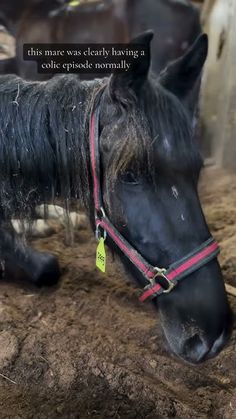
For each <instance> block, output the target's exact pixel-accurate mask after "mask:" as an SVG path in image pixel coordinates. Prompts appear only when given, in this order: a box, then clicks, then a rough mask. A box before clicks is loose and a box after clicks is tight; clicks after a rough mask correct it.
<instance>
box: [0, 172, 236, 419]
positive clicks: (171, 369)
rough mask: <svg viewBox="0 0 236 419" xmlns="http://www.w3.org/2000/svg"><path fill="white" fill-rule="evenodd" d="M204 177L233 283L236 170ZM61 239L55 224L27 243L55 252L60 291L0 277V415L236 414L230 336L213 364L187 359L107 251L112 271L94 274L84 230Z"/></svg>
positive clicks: (90, 241) (205, 196)
mask: <svg viewBox="0 0 236 419" xmlns="http://www.w3.org/2000/svg"><path fill="white" fill-rule="evenodd" d="M203 180H204V183H203V185H202V187H201V194H202V200H203V202H204V207H205V211H206V214H207V218H208V222H209V224H210V226H211V230H212V233H213V234H214V235H215V236H216V238H217V239H218V240H219V241H220V243H221V245H222V254H221V262H222V266H223V269H224V272H225V279H226V281H228V282H230V283H231V284H233V285H235V286H236V225H235V220H236V182H235V176H232V175H228V174H225V173H223V172H222V171H219V170H216V169H212V168H211V169H207V172H205V173H204V174H203ZM206 181H207V184H206ZM64 239H65V232H64V231H62V230H59V231H58V232H57V233H56V234H54V235H53V236H51V237H50V238H47V239H40V240H36V241H34V242H33V246H35V247H36V248H38V249H42V250H48V251H50V252H52V253H54V254H55V255H57V256H58V258H59V260H60V264H61V267H62V270H63V276H62V278H61V282H60V284H59V286H58V287H55V288H53V289H46V288H44V289H42V290H37V289H35V288H32V287H29V286H27V285H26V284H15V283H9V282H6V281H4V280H1V283H0V374H1V375H0V418H4V419H6V418H14V419H15V418H24V419H30V418H34V419H37V418H40V419H41V418H43V419H44V418H48V419H49V418H50V419H57V418H65V419H67V418H68V419H69V418H73V419H74V418H82V419H86V418H90V417H93V418H101V419H106V418H117V419H118V418H122V419H123V418H127V419H128V418H129V419H131V418H132V419H136V418H137V419H141V418H149V419H155V418H165V417H166V418H171V417H175V418H184V419H188V418H189V419H190V418H224V419H229V418H235V417H236V373H235V369H236V347H235V346H236V334H235V333H234V334H233V337H232V339H231V342H230V344H229V346H228V347H227V348H226V349H225V350H224V351H223V352H222V353H221V354H220V355H219V356H218V357H217V358H216V359H215V360H212V361H208V362H207V363H205V364H204V365H202V366H198V367H191V366H189V365H186V364H184V363H183V362H181V361H179V360H177V359H176V358H174V357H172V356H171V355H170V354H169V353H168V348H166V347H165V344H164V341H163V339H162V334H161V330H160V326H159V323H158V321H157V320H156V316H155V315H154V312H153V310H152V309H151V307H149V306H148V305H142V304H141V303H139V302H138V300H137V297H136V295H135V290H134V289H133V287H132V286H131V285H129V284H128V283H127V282H126V281H125V278H124V275H123V273H122V272H121V271H119V268H118V266H117V265H116V264H115V263H114V262H113V261H112V257H109V263H108V273H107V274H106V275H105V276H103V275H102V274H99V273H98V272H97V270H96V269H95V259H94V254H95V240H94V238H93V237H92V234H91V232H90V230H89V229H88V230H83V231H80V232H78V233H77V234H76V238H75V245H74V247H73V248H71V247H67V246H66V245H65V240H64ZM231 304H232V307H233V308H234V311H236V298H233V297H232V298H231Z"/></svg>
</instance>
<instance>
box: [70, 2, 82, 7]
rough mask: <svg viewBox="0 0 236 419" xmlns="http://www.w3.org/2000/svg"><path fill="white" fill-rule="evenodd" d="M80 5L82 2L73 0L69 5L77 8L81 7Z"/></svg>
mask: <svg viewBox="0 0 236 419" xmlns="http://www.w3.org/2000/svg"><path fill="white" fill-rule="evenodd" d="M79 5H80V0H72V1H70V3H69V6H70V7H76V6H79Z"/></svg>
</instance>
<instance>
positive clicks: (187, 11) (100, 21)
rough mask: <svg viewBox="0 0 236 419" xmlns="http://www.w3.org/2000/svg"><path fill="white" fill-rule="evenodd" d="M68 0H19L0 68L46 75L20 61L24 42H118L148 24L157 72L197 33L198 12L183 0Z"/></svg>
mask: <svg viewBox="0 0 236 419" xmlns="http://www.w3.org/2000/svg"><path fill="white" fill-rule="evenodd" d="M68 3H69V2H67V1H60V0H50V1H46V0H38V1H36V0H34V1H33V0H31V1H30V0H28V1H26V0H25V4H24V5H23V7H22V9H21V10H23V12H22V11H21V14H20V16H18V20H16V19H15V24H14V35H15V38H16V57H15V58H10V59H9V60H8V61H7V62H4V63H3V64H2V70H1V69H0V73H2V74H3V73H8V74H9V72H10V71H11V72H12V73H15V74H18V75H20V76H21V77H23V78H25V79H28V80H44V79H48V78H49V77H51V76H52V75H42V74H38V73H37V66H36V63H34V62H26V61H24V60H23V54H22V47H23V44H24V43H93V42H95V43H107V42H109V43H124V42H127V40H128V39H130V38H131V37H134V36H136V35H137V34H138V33H140V32H142V31H143V30H147V29H149V28H152V29H153V30H155V32H156V33H157V37H156V38H155V39H154V42H153V44H152V69H153V71H154V72H155V73H156V74H159V72H160V70H162V69H164V68H165V67H166V65H167V63H168V62H170V61H172V60H174V59H176V58H177V57H179V56H181V55H182V54H183V53H184V52H185V51H186V50H187V49H188V47H189V45H191V44H192V43H193V42H194V40H195V39H196V38H197V36H198V35H199V34H200V32H201V26H200V17H199V12H198V10H197V9H196V8H195V7H194V6H192V5H191V3H190V2H189V1H188V0H186V1H182V0H177V1H173V0H104V1H102V0H98V1H94V2H88V3H87V2H86V3H80V4H79V5H78V6H76V7H73V8H71V7H70V6H69V4H68ZM13 6H14V2H13V3H12V9H14V7H13ZM17 10H18V9H17V8H16V11H17ZM16 11H15V16H16V15H17V13H16ZM8 26H9V25H8ZM91 77H93V78H95V77H96V74H93V75H89V74H87V75H84V74H81V78H86V79H89V78H91Z"/></svg>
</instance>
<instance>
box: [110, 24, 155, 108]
mask: <svg viewBox="0 0 236 419" xmlns="http://www.w3.org/2000/svg"><path fill="white" fill-rule="evenodd" d="M152 38H153V32H152V31H146V32H144V33H142V34H141V35H139V36H137V37H136V38H134V39H133V40H132V41H131V42H130V45H131V46H133V45H135V44H136V45H139V46H142V45H143V46H144V50H145V54H144V55H143V56H140V57H139V58H138V59H137V60H135V61H134V65H133V66H132V67H131V69H130V70H128V71H126V72H123V73H114V74H112V76H111V78H110V83H109V91H110V95H111V97H112V99H115V100H118V101H120V102H123V103H126V102H128V101H129V97H133V96H134V95H135V96H137V95H138V94H139V91H140V89H141V87H142V85H143V84H144V82H145V81H146V80H147V77H148V72H149V68H150V63H151V47H150V46H151V40H152Z"/></svg>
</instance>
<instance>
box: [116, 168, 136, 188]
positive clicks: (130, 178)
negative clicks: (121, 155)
mask: <svg viewBox="0 0 236 419" xmlns="http://www.w3.org/2000/svg"><path fill="white" fill-rule="evenodd" d="M120 180H121V182H123V183H129V184H131V185H138V184H139V181H138V178H137V177H136V176H135V174H134V173H133V172H132V171H130V170H127V172H124V173H121V175H120Z"/></svg>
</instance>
